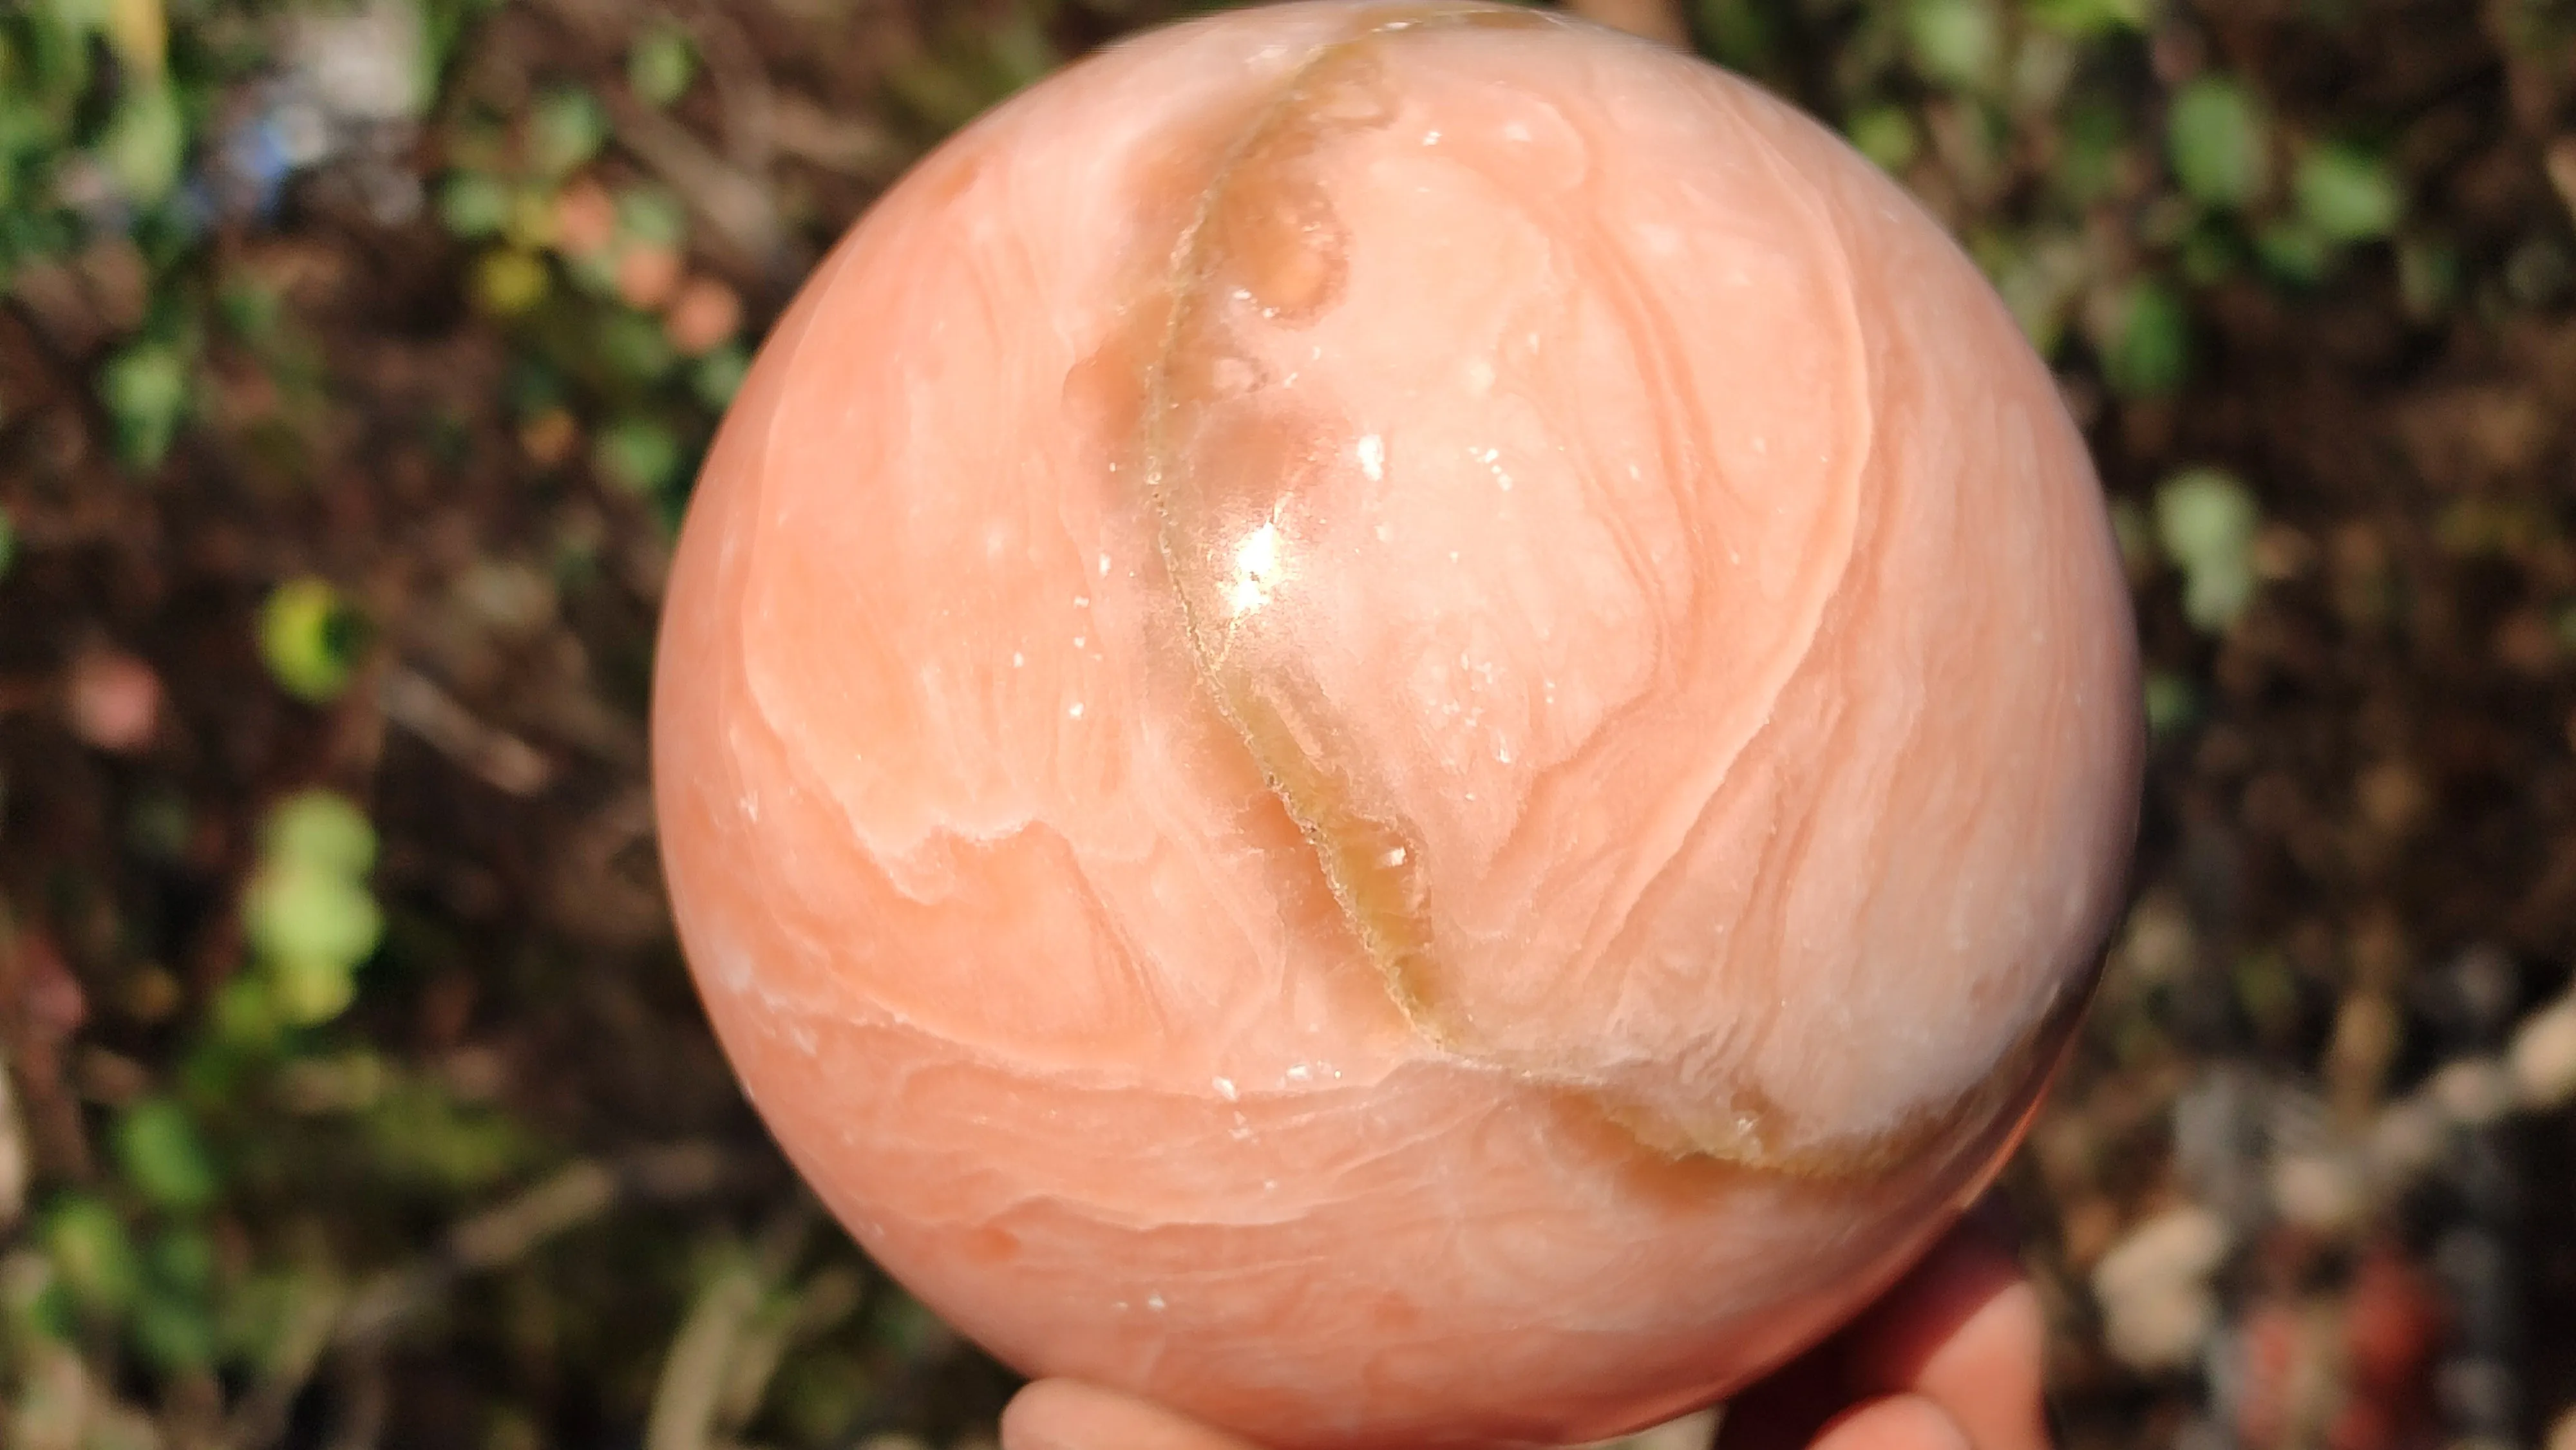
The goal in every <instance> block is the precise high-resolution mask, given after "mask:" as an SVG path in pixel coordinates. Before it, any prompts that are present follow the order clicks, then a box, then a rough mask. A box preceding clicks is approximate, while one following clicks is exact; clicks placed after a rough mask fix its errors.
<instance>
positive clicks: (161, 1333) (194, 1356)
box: [128, 1290, 216, 1372]
mask: <svg viewBox="0 0 2576 1450" xmlns="http://www.w3.org/2000/svg"><path fill="white" fill-rule="evenodd" d="M128 1329H129V1332H130V1333H131V1334H132V1335H133V1338H134V1347H135V1349H136V1350H137V1351H138V1352H139V1353H141V1355H142V1356H143V1358H144V1359H145V1360H147V1361H149V1362H150V1363H151V1364H152V1365H154V1366H155V1367H156V1368H159V1369H161V1370H162V1371H164V1372H184V1371H188V1370H202V1369H206V1368H208V1367H209V1366H211V1365H212V1364H213V1363H214V1361H215V1346H216V1340H215V1316H214V1312H213V1311H212V1309H210V1308H209V1307H208V1306H207V1304H206V1301H205V1300H204V1298H203V1297H202V1296H199V1295H194V1294H174V1293H170V1292H167V1291H162V1290H155V1291H153V1292H150V1293H147V1294H145V1295H144V1296H143V1301H142V1302H141V1303H139V1304H137V1305H135V1306H134V1320H133V1323H132V1324H131V1325H130V1326H128Z"/></svg>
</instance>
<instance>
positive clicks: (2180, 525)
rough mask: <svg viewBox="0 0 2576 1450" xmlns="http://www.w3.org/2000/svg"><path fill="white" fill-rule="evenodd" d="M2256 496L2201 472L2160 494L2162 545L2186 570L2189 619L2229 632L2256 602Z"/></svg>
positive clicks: (2229, 477) (2228, 477)
mask: <svg viewBox="0 0 2576 1450" xmlns="http://www.w3.org/2000/svg"><path fill="white" fill-rule="evenodd" d="M2261 525H2262V515H2261V514H2260V512H2259V511H2258V510H2257V509H2256V508H2255V505H2254V496H2253V494H2252V493H2251V492H2249V491H2248V490H2247V489H2246V487H2245V485H2244V484H2242V483H2240V482H2238V481H2237V479H2236V477H2235V475H2233V474H2230V473H2227V472H2225V471H2223V470H2221V469H2215V468H2195V469H2190V470H2187V471H2185V472H2182V473H2178V474H2176V475H2174V476H2173V477H2172V478H2169V479H2167V480H2165V482H2164V484H2163V485H2162V486H2161V487H2159V488H2158V489H2157V490H2156V541H2157V542H2158V543H2159V544H2161V545H2163V546H2164V551H2165V557H2167V558H2169V559H2171V560H2172V561H2173V562H2174V565H2175V567H2176V568H2178V569H2180V570H2181V571H2182V576H2183V596H2182V612H2183V617H2184V618H2186V619H2188V620H2190V621H2191V622H2192V624H2193V625H2194V626H2195V627H2196V628H2199V629H2202V630H2205V631H2208V632H2209V633H2212V634H2219V633H2224V632H2225V631H2226V630H2227V629H2228V628H2229V627H2230V626H2231V625H2233V624H2235V622H2236V621H2237V619H2238V617H2240V616H2241V615H2243V614H2244V612H2245V607H2246V606H2247V605H2248V604H2251V603H2252V602H2253V599H2254V537H2255V534H2256V532H2257V531H2258V530H2259V529H2260V527H2261Z"/></svg>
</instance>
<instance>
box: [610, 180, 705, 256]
mask: <svg viewBox="0 0 2576 1450" xmlns="http://www.w3.org/2000/svg"><path fill="white" fill-rule="evenodd" d="M617 239H618V240H619V241H621V242H627V243H630V244H632V243H641V244H643V245H645V246H650V247H669V248H671V249H673V250H674V251H676V250H679V249H680V248H683V247H686V246H687V245H688V243H689V209H688V208H687V207H686V206H683V205H682V204H681V203H680V199H679V198H678V197H676V196H673V195H672V194H671V193H669V192H667V191H664V190H663V189H662V188H660V187H658V186H634V187H628V188H627V189H626V190H624V191H621V192H619V193H618V194H617Z"/></svg>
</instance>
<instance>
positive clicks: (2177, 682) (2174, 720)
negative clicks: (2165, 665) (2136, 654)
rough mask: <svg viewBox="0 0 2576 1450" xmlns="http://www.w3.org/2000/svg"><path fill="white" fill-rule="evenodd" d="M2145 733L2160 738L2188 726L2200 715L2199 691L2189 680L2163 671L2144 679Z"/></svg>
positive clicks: (2152, 673) (2154, 672) (2153, 671)
mask: <svg viewBox="0 0 2576 1450" xmlns="http://www.w3.org/2000/svg"><path fill="white" fill-rule="evenodd" d="M2146 707H2147V709H2146V713H2147V733H2148V734H2149V735H2152V736H2154V737H2155V738H2157V739H2159V740H2162V739H2164V738H2166V737H2167V736H2170V735H2172V734H2173V733H2174V732H2176V731H2178V730H2182V729H2185V728H2187V727H2188V726H2189V725H2190V724H2191V723H2192V721H2194V720H2195V719H2198V718H2199V715H2200V693H2199V691H2197V690H2195V689H2193V688H2192V684H2191V681H2189V680H2187V679H2184V678H2183V677H2182V676H2180V675H2177V674H2174V673H2172V672H2170V671H2166V670H2152V671H2149V672H2148V674H2147V678H2146Z"/></svg>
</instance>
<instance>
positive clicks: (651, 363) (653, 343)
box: [598, 307, 680, 383]
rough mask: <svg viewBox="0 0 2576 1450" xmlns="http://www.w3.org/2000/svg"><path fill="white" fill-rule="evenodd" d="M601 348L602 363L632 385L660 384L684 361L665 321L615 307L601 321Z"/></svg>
mask: <svg viewBox="0 0 2576 1450" xmlns="http://www.w3.org/2000/svg"><path fill="white" fill-rule="evenodd" d="M598 347H599V359H600V361H601V362H604V363H606V364H607V365H608V366H609V368H610V369H611V370H613V371H614V372H616V374H617V375H618V376H619V377H622V378H625V379H627V380H629V381H631V382H637V383H652V382H657V381H659V380H661V379H662V378H663V377H665V376H667V375H668V374H669V373H670V371H671V369H673V368H674V367H677V366H678V365H679V362H680V354H679V351H678V350H677V349H675V348H673V347H672V346H671V337H670V334H669V333H668V332H667V331H665V330H664V329H663V326H662V320H661V319H660V318H658V317H651V316H647V315H646V314H644V313H641V312H637V311H635V310H634V309H632V308H629V307H618V308H615V309H613V310H611V311H610V312H609V313H608V314H607V315H606V316H605V317H602V318H601V319H600V321H599V337H598Z"/></svg>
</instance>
